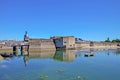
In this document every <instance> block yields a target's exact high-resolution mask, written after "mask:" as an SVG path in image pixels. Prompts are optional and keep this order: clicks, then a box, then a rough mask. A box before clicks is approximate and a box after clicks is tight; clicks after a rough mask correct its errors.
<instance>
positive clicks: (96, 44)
mask: <svg viewBox="0 0 120 80" xmlns="http://www.w3.org/2000/svg"><path fill="white" fill-rule="evenodd" d="M118 44H119V43H109V42H77V43H76V44H75V47H76V48H120V46H118Z"/></svg>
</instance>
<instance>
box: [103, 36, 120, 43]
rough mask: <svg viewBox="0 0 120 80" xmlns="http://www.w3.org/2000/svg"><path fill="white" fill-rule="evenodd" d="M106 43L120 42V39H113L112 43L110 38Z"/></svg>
mask: <svg viewBox="0 0 120 80" xmlns="http://www.w3.org/2000/svg"><path fill="white" fill-rule="evenodd" d="M105 42H120V39H113V40H111V41H110V39H109V37H108V38H107V40H105Z"/></svg>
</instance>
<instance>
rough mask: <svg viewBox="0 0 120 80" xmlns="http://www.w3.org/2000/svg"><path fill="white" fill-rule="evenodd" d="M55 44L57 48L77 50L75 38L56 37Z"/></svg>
mask: <svg viewBox="0 0 120 80" xmlns="http://www.w3.org/2000/svg"><path fill="white" fill-rule="evenodd" d="M52 38H53V39H54V43H55V46H56V48H58V49H59V48H60V49H61V48H63V49H71V48H75V38H74V36H62V37H61V36H54V37H52Z"/></svg>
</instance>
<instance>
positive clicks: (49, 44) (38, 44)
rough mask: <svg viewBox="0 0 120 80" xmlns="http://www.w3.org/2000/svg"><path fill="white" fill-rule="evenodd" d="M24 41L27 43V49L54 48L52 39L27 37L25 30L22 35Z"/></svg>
mask: <svg viewBox="0 0 120 80" xmlns="http://www.w3.org/2000/svg"><path fill="white" fill-rule="evenodd" d="M24 41H25V42H28V43H29V51H41V50H52V49H56V48H55V45H54V42H53V39H43V38H29V36H28V33H27V32H26V33H25V35H24Z"/></svg>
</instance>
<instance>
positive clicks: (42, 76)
mask: <svg viewBox="0 0 120 80" xmlns="http://www.w3.org/2000/svg"><path fill="white" fill-rule="evenodd" d="M40 78H41V79H45V78H48V76H46V75H41V76H40Z"/></svg>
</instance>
